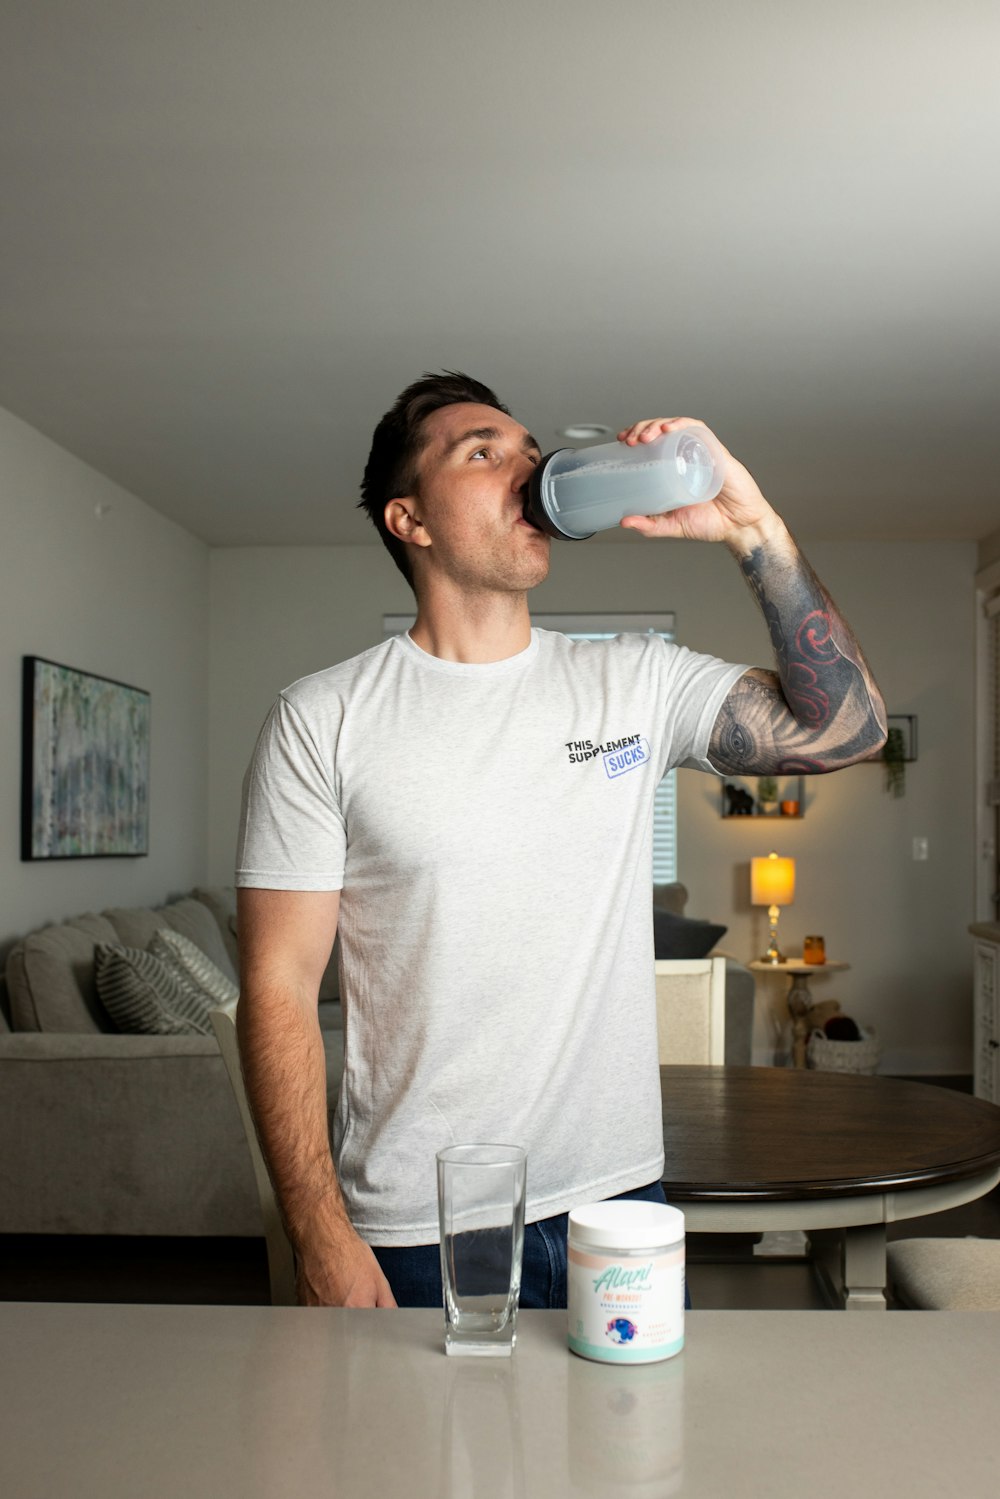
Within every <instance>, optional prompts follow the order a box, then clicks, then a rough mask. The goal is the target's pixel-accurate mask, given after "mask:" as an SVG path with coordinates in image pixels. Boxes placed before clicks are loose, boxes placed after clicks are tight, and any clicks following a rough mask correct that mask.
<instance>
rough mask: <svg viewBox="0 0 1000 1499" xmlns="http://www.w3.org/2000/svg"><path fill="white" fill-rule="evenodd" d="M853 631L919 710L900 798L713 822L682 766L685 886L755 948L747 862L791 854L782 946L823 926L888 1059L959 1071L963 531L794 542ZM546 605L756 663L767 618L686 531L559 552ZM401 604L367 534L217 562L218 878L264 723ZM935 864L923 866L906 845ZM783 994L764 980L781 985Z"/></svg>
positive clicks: (963, 955)
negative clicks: (625, 620) (669, 613)
mask: <svg viewBox="0 0 1000 1499" xmlns="http://www.w3.org/2000/svg"><path fill="white" fill-rule="evenodd" d="M806 550H807V553H808V555H809V557H810V559H811V560H812V562H813V563H814V565H815V566H816V568H817V571H818V572H819V574H820V576H821V577H822V578H823V580H824V582H825V583H826V584H827V586H828V587H829V588H830V590H831V591H832V593H833V595H834V597H835V598H836V599H837V601H838V602H839V604H840V605H841V607H842V608H843V610H844V611H845V613H846V615H847V617H848V619H849V620H850V621H851V623H852V624H853V626H854V627H855V629H856V630H857V632H858V635H859V636H860V638H861V640H862V642H863V643H864V646H865V649H866V651H867V653H868V656H869V658H870V661H871V663H872V665H873V668H874V670H875V673H876V676H877V678H878V680H879V683H880V686H881V687H882V690H883V692H884V694H885V697H886V699H887V702H888V705H889V709H890V712H896V713H916V714H917V715H918V716H919V750H920V759H919V761H918V763H917V764H915V765H911V766H908V767H907V791H906V795H905V797H903V798H902V799H899V800H895V799H893V798H891V797H890V796H888V795H886V793H885V792H884V791H883V789H882V771H881V769H880V768H879V767H878V766H875V765H871V766H868V765H866V766H859V767H855V768H853V769H852V770H849V771H844V772H841V773H840V774H838V775H835V776H832V777H818V778H814V779H812V780H810V781H808V782H807V783H806V785H807V797H806V800H807V812H806V816H805V818H804V820H802V821H801V822H789V823H784V824H779V825H778V826H777V828H776V829H773V830H772V829H771V828H770V827H768V828H767V829H766V830H763V829H761V828H760V827H759V825H751V824H744V823H741V822H739V821H727V822H724V821H722V819H721V818H720V817H719V787H718V783H717V782H715V781H714V780H713V779H710V778H708V777H705V776H701V775H698V774H696V773H693V772H687V771H685V772H682V773H681V775H680V795H679V804H680V806H679V837H680V876H681V878H682V879H683V880H684V881H685V883H686V884H687V885H688V887H689V890H690V900H689V904H688V912H689V914H691V915H695V916H705V917H711V918H713V919H715V920H717V921H722V922H725V923H726V924H727V926H728V927H729V931H728V933H727V936H726V938H725V939H724V946H725V947H726V948H727V949H729V950H730V951H732V952H733V953H734V954H736V955H738V956H740V957H742V958H744V959H747V958H750V957H753V956H754V955H755V954H756V953H758V952H760V951H762V950H763V947H764V946H765V936H766V932H765V926H766V920H762V916H761V913H758V912H755V911H753V910H752V908H751V907H750V905H749V900H748V886H749V874H748V864H749V859H750V857H751V856H752V855H753V854H759V853H767V852H769V847H770V845H771V843H772V841H775V842H777V844H778V851H779V852H780V853H785V854H792V855H794V856H795V858H796V859H797V860H798V861H799V863H798V876H799V893H798V896H797V899H796V903H795V905H794V906H793V907H791V908H789V909H788V910H787V911H786V912H785V913H784V914H783V916H782V919H781V935H782V940H783V942H784V943H785V944H786V948H787V950H799V951H800V950H801V941H802V937H803V936H804V934H805V933H806V932H822V933H823V934H824V935H825V936H826V938H827V950H828V952H829V953H830V955H831V956H832V957H833V956H836V957H841V958H843V959H845V960H846V961H848V962H849V963H850V964H851V967H850V969H849V971H848V972H846V973H844V974H843V975H833V974H828V975H827V976H826V977H824V978H821V979H818V980H816V981H815V993H816V995H817V997H826V996H835V997H837V998H838V999H840V1001H841V1003H842V1005H843V1007H844V1009H845V1010H847V1011H848V1012H849V1013H853V1014H854V1015H855V1016H856V1017H857V1018H859V1019H861V1020H862V1021H864V1022H867V1023H870V1024H874V1025H875V1026H876V1027H877V1028H878V1029H879V1031H880V1033H881V1035H882V1037H883V1041H884V1045H885V1062H884V1067H885V1070H892V1071H907V1072H948V1071H960V1072H968V1071H970V1070H971V1019H970V1010H971V1005H970V995H971V962H970V939H969V937H968V936H967V934H966V931H965V927H966V923H967V922H968V921H969V920H970V919H972V912H973V889H972V870H973V811H972V809H973V744H974V727H973V724H974V719H973V689H974V660H973V652H974V645H973V641H974V611H973V598H974V595H973V582H972V580H973V574H974V570H975V563H976V548H975V546H974V545H973V544H971V543H969V544H965V543H949V544H941V543H933V544H932V543H921V542H904V543H888V542H886V543H865V544H860V543H859V544H848V543H832V542H817V543H814V544H812V545H807V546H806ZM553 553H554V561H553V568H552V574H551V576H550V578H549V580H548V581H547V582H546V583H545V584H544V585H543V586H542V587H541V588H540V589H538V590H537V591H536V593H535V594H534V595H533V598H532V602H533V607H535V608H537V609H538V610H539V611H546V610H548V611H587V610H598V611H600V610H616V611H618V610H625V611H641V610H645V611H649V610H659V609H673V610H675V611H676V614H677V627H678V637H679V639H680V640H681V641H682V642H684V643H685V644H689V645H692V646H695V647H697V648H698V649H701V650H707V651H711V652H714V653H716V654H718V655H720V656H724V657H728V658H729V659H733V660H743V661H747V662H752V663H760V664H767V662H768V661H769V659H770V653H769V647H768V642H767V636H766V632H765V629H764V626H763V622H762V621H761V619H760V616H759V615H758V613H757V610H756V608H755V606H754V604H753V601H752V599H751V597H750V594H749V592H748V590H747V589H746V587H745V586H744V584H743V582H742V581H741V579H740V577H739V574H738V572H737V569H736V566H735V564H734V563H733V562H732V560H731V559H730V558H729V556H728V554H727V553H725V551H724V550H722V549H721V548H714V547H710V546H707V545H692V544H687V545H685V544H683V543H666V544H655V545H654V544H647V543H643V542H641V541H637V542H635V543H634V544H633V543H631V542H623V543H614V544H607V543H604V544H602V543H600V542H593V543H566V544H565V545H554V547H553ZM411 603H412V599H411V595H410V594H409V591H408V589H407V587H406V585H405V583H404V582H403V580H402V578H401V577H400V576H399V574H398V573H397V571H396V569H395V568H394V567H393V565H392V563H391V561H390V560H389V558H388V555H387V554H385V553H384V552H383V550H382V548H381V547H380V546H378V545H374V546H368V547H330V548H322V549H298V548H288V549H270V550H265V549H246V550H228V551H216V552H214V553H213V554H212V622H213V623H212V691H211V723H210V802H211V830H210V843H209V868H210V876H211V878H212V879H214V880H228V879H229V878H231V872H232V858H233V847H234V842H235V831H236V822H237V817H238V811H239V791H240V782H241V779H242V773H243V770H244V768H245V765H246V762H247V759H248V757H249V755H250V752H251V749H252V746H253V741H254V738H255V736H256V733H257V730H258V728H259V726H260V723H261V721H262V719H263V717H264V715H265V713H266V712H267V710H268V707H269V706H270V703H271V701H272V700H273V698H274V696H275V694H276V693H277V692H278V691H279V689H280V688H281V687H282V686H284V685H285V684H286V683H287V682H290V681H292V680H294V678H296V677H298V676H302V675H304V674H306V673H307V672H310V671H315V670H318V669H320V668H321V667H323V666H325V665H328V664H330V663H331V662H333V661H336V660H340V659H343V658H345V657H347V656H350V655H352V654H354V653H355V652H357V651H361V650H364V649H365V648H366V647H367V646H369V645H373V644H375V643H376V642H377V641H378V640H379V639H380V638H381V618H382V614H383V613H385V612H393V611H396V610H402V609H407V608H409V607H410V606H411ZM918 835H919V836H923V837H927V838H928V839H929V841H930V859H929V861H928V862H926V863H915V862H914V861H913V860H912V858H911V844H912V839H913V837H915V836H918ZM775 986H776V987H775ZM783 987H784V981H782V980H775V979H772V978H770V977H766V978H765V980H764V982H763V983H762V984H760V985H759V986H758V1005H757V1012H758V1021H757V1035H756V1046H757V1052H758V1057H759V1059H760V1060H765V1059H767V1058H768V1057H769V1055H770V1052H769V1047H770V1044H771V1025H770V1013H771V1011H772V1009H774V1010H775V1011H776V1010H777V1009H778V1008H779V1002H780V995H781V993H782V991H783Z"/></svg>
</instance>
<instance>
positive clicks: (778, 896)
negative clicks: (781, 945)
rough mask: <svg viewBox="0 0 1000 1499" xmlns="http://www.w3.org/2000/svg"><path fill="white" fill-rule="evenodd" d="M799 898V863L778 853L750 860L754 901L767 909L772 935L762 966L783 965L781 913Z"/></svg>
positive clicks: (751, 888)
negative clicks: (797, 864) (797, 874)
mask: <svg viewBox="0 0 1000 1499" xmlns="http://www.w3.org/2000/svg"><path fill="white" fill-rule="evenodd" d="M794 899H795V860H794V859H779V858H778V855H777V854H768V856H767V858H766V859H751V860H750V902H751V904H752V905H755V906H767V915H768V919H769V921H770V923H771V932H770V937H769V940H768V944H767V952H766V953H765V954H764V956H763V957H762V958H761V960H760V961H761V962H762V963H783V962H784V961H785V959H784V956H783V955H782V953H781V952H780V951H779V949H778V910H779V908H780V907H781V906H790V905H791V904H792V901H793V900H794Z"/></svg>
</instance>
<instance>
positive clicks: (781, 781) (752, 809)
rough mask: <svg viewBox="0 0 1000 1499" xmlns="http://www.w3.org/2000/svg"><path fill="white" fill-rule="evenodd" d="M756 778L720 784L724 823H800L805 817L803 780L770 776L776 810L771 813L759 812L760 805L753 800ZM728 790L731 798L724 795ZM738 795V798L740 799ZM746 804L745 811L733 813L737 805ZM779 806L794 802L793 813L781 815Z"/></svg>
mask: <svg viewBox="0 0 1000 1499" xmlns="http://www.w3.org/2000/svg"><path fill="white" fill-rule="evenodd" d="M760 779H761V777H760V776H726V779H725V780H724V781H723V783H722V791H721V798H722V800H721V812H722V816H723V817H724V818H725V820H726V821H727V822H754V823H761V822H801V820H802V818H803V817H804V816H805V807H806V804H805V792H804V789H803V783H804V778H803V777H802V776H774V777H773V778H772V779H773V780H775V781H777V783H778V806H777V810H776V811H774V812H764V811H762V810H761V805H760V801H759V799H758V796H757V782H758V781H759V780H760ZM730 790H731V791H732V792H733V793H736V794H735V795H730V794H728V793H729V792H730ZM740 793H742V796H741V795H740ZM740 802H742V803H744V804H746V803H747V802H749V807H748V810H746V811H742V812H741V811H737V810H735V806H736V804H737V803H740ZM782 802H797V803H798V808H799V810H798V811H797V812H782V810H781V803H782Z"/></svg>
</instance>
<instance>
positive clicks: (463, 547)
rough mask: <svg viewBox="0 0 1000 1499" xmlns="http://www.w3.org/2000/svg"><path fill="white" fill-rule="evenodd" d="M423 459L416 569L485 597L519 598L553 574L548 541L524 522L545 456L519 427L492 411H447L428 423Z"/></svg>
mask: <svg viewBox="0 0 1000 1499" xmlns="http://www.w3.org/2000/svg"><path fill="white" fill-rule="evenodd" d="M424 435H425V437H426V438H427V444H426V446H425V447H424V449H423V451H422V452H421V454H420V457H419V458H418V460H417V472H418V474H419V480H418V486H417V487H418V491H419V493H418V495H417V496H415V497H414V502H413V507H414V512H415V515H416V516H417V517H418V518H419V520H420V523H421V524H420V527H419V528H418V529H417V531H416V532H415V534H414V540H416V541H417V542H418V543H420V544H421V545H422V548H423V556H416V557H414V564H415V567H414V570H415V572H416V571H417V570H418V569H419V571H420V572H422V573H423V574H424V575H425V576H428V577H429V576H433V575H439V576H441V577H442V578H448V579H450V580H451V581H453V582H454V583H456V584H458V585H459V586H460V587H462V588H465V589H472V590H475V591H480V592H506V593H512V592H513V593H521V592H524V591H525V590H526V589H528V588H534V587H535V586H536V584H538V583H541V582H542V580H543V579H544V578H545V576H546V574H547V573H548V570H549V537H548V536H546V535H545V533H544V532H542V531H539V530H537V529H536V528H535V527H534V526H532V525H530V524H529V523H528V522H527V521H526V520H525V519H524V518H523V514H522V511H523V507H524V497H525V487H526V485H527V482H528V478H529V476H530V474H531V471H532V469H533V468H534V467H535V465H536V463H537V462H538V460H539V458H540V457H541V453H540V451H539V447H538V444H537V442H536V441H535V439H534V438H533V437H532V436H531V434H530V433H529V432H528V431H527V430H526V429H525V428H524V427H522V426H521V424H520V422H516V421H514V419H513V418H512V417H509V416H506V415H505V414H504V413H503V412H502V411H496V410H495V409H494V408H493V407H492V406H479V405H474V404H472V403H469V404H465V403H463V404H461V405H457V406H443V407H441V409H440V410H438V411H435V412H434V413H433V414H432V415H431V416H429V417H428V419H427V421H426V422H425V423H424Z"/></svg>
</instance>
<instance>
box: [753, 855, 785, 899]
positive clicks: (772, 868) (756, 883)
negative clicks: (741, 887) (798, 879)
mask: <svg viewBox="0 0 1000 1499" xmlns="http://www.w3.org/2000/svg"><path fill="white" fill-rule="evenodd" d="M794 899H795V860H794V859H779V858H778V855H777V854H768V856H767V858H766V859H751V860H750V901H751V904H752V905H755V906H790V905H791V904H792V901H793V900H794Z"/></svg>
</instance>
